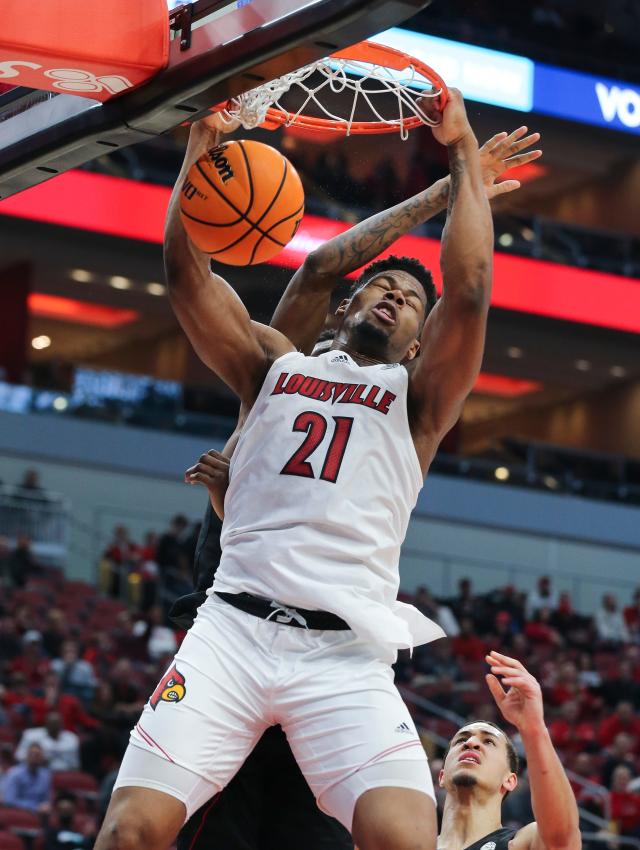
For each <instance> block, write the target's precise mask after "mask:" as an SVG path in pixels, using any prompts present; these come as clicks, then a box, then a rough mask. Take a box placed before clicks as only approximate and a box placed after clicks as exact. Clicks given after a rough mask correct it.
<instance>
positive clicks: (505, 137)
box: [480, 127, 542, 200]
mask: <svg viewBox="0 0 640 850" xmlns="http://www.w3.org/2000/svg"><path fill="white" fill-rule="evenodd" d="M527 131H528V127H518V129H517V130H513V131H512V132H511V133H505V132H502V133H497V134H496V135H495V136H492V137H491V138H490V139H489V140H488V141H486V142H485V143H484V144H483V145H482V147H481V148H480V167H481V168H482V180H483V182H484V185H485V189H486V192H487V198H489V200H491V199H492V198H495V197H496V196H497V195H505V194H506V193H507V192H513V191H514V189H519V188H520V181H519V180H502V181H501V182H500V183H496V180H497V179H498V177H500V176H501V175H503V174H504V173H505V172H506V171H509V169H511V168H515V167H516V166H518V165H526V163H528V162H532V161H533V160H534V159H538V158H539V157H541V156H542V151H541V150H533V151H527V150H526V149H527V148H530V147H531V145H534V144H535V143H536V142H537V141H539V139H540V133H530V134H529V135H528V136H527V135H526V134H527ZM522 151H526V152H525V153H522Z"/></svg>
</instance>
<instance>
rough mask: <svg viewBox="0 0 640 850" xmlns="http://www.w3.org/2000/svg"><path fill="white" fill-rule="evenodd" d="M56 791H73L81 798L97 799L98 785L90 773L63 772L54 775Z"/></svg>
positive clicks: (79, 771)
mask: <svg viewBox="0 0 640 850" xmlns="http://www.w3.org/2000/svg"><path fill="white" fill-rule="evenodd" d="M53 788H54V791H72V792H73V793H74V794H77V795H78V796H80V797H95V796H96V794H97V793H98V783H97V782H96V780H95V778H94V777H93V776H91V774H90V773H83V772H82V771H81V770H61V771H60V772H59V773H54V774H53Z"/></svg>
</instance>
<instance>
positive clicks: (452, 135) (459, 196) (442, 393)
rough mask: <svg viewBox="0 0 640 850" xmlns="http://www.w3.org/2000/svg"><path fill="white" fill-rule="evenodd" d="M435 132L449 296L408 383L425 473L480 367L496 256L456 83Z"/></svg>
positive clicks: (429, 324)
mask: <svg viewBox="0 0 640 850" xmlns="http://www.w3.org/2000/svg"><path fill="white" fill-rule="evenodd" d="M433 133H434V136H435V137H436V139H437V140H438V141H439V142H441V143H442V144H444V145H446V146H447V150H448V153H449V164H450V169H451V191H450V192H449V203H448V210H447V221H446V224H445V228H444V232H443V234H442V244H441V251H440V265H441V269H442V279H443V286H442V297H441V298H440V300H439V302H438V304H437V305H436V306H435V307H434V308H433V310H432V311H431V313H430V314H429V317H428V318H427V321H426V322H425V326H424V328H423V332H422V338H421V350H420V356H419V357H418V358H417V359H416V361H415V365H414V366H413V368H412V370H411V377H410V386H409V412H410V420H411V427H412V432H413V437H414V441H415V444H416V449H417V452H418V456H419V458H420V461H421V464H422V467H423V470H424V471H425V472H426V469H427V468H428V466H429V463H430V462H431V460H432V458H433V455H434V454H435V451H436V449H437V447H438V443H439V442H440V440H441V439H442V437H443V436H444V435H445V434H446V433H447V431H448V430H449V429H450V428H451V427H452V426H453V425H454V423H455V422H456V420H457V418H458V416H459V414H460V410H461V407H462V404H463V402H464V400H465V398H466V397H467V395H468V394H469V392H470V391H471V389H472V387H473V385H474V383H475V380H476V378H477V376H478V372H479V371H480V364H481V362H482V355H483V352H484V339H485V331H486V324H487V313H488V310H489V300H490V295H491V277H492V261H493V222H492V218H491V209H490V207H489V202H488V200H487V196H486V193H485V190H484V186H483V182H482V170H481V167H480V157H479V151H478V142H477V140H476V137H475V136H474V134H473V131H472V129H471V127H470V125H469V122H468V119H467V116H466V112H465V108H464V102H463V100H462V96H461V94H460V92H459V91H457V90H456V89H453V90H450V99H449V101H448V103H447V105H446V107H445V110H444V113H443V117H442V123H441V124H440V125H439V126H438V127H435V128H434V130H433Z"/></svg>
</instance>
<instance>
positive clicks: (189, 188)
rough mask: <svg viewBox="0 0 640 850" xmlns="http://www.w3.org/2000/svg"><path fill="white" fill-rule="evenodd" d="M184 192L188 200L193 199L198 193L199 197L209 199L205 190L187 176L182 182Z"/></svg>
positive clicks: (204, 199)
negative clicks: (202, 190) (201, 189)
mask: <svg viewBox="0 0 640 850" xmlns="http://www.w3.org/2000/svg"><path fill="white" fill-rule="evenodd" d="M181 191H182V194H183V195H184V196H185V198H187V200H189V201H191V200H193V198H195V196H196V195H197V196H198V197H199V198H202V200H203V201H206V200H207V197H208V196H207V195H205V194H204V192H201V191H200V190H199V189H198V187H197V186H194V185H193V183H192V182H191V180H189V178H188V177H187V178H185V181H184V183H183V184H182V189H181Z"/></svg>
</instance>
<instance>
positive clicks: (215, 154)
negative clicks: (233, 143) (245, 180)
mask: <svg viewBox="0 0 640 850" xmlns="http://www.w3.org/2000/svg"><path fill="white" fill-rule="evenodd" d="M226 148H227V146H226V145H218V147H217V148H211V150H210V151H209V157H210V159H211V162H212V163H213V166H214V168H215V169H216V171H217V172H218V174H219V175H220V179H221V180H222V182H223V183H226V182H227V180H231V178H232V177H233V169H232V168H231V166H230V165H229V160H228V159H227V158H226V156H225V155H224V152H225V150H226Z"/></svg>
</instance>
